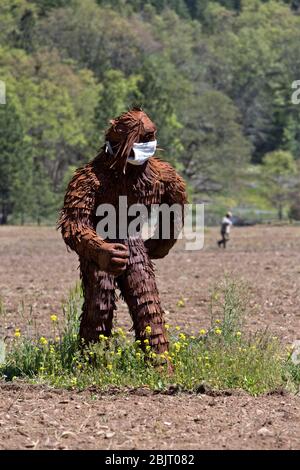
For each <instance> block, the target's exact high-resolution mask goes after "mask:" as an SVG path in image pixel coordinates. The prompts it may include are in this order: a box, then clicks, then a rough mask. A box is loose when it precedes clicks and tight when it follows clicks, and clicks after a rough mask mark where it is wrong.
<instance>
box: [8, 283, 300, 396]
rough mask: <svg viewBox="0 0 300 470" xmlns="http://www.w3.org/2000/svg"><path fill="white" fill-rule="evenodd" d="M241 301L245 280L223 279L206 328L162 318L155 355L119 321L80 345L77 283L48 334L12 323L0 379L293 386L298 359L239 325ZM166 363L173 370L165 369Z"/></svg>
mask: <svg viewBox="0 0 300 470" xmlns="http://www.w3.org/2000/svg"><path fill="white" fill-rule="evenodd" d="M248 305H249V299H248V290H247V288H246V286H245V285H244V284H243V283H241V282H237V281H234V280H231V279H225V280H224V281H223V282H222V283H220V284H219V285H218V286H217V287H216V288H215V289H214V291H213V293H212V294H211V302H210V309H211V326H210V328H209V329H208V330H207V331H206V330H205V329H203V328H200V329H199V331H198V332H197V334H194V335H190V334H187V333H186V332H183V331H181V329H180V328H179V327H177V326H175V327H172V326H169V325H166V327H167V329H168V330H169V336H170V350H169V352H168V353H165V354H163V355H157V354H155V353H154V352H153V351H151V348H150V346H149V344H148V340H147V339H146V340H145V344H144V349H145V351H144V352H143V351H142V349H141V344H140V342H139V341H134V340H133V339H132V338H131V337H130V336H129V335H128V334H127V333H126V332H125V331H124V330H123V329H121V328H116V329H115V330H114V332H113V335H112V336H111V337H110V338H107V337H105V336H103V335H100V337H99V342H98V343H97V344H92V345H90V346H88V347H87V346H85V345H82V344H80V343H79V339H78V329H79V316H80V312H81V306H82V292H81V289H80V287H79V286H77V287H76V288H75V289H74V290H73V291H72V292H71V294H70V298H69V301H68V303H67V304H66V306H65V307H64V315H63V319H60V318H58V316H57V315H54V314H53V315H51V317H50V321H51V324H52V331H51V335H50V336H49V335H48V336H46V335H45V336H38V335H36V336H35V337H34V338H26V337H23V335H22V333H21V331H20V330H18V329H16V330H15V337H14V339H13V342H12V344H11V345H9V348H7V349H8V352H7V354H6V357H5V360H4V361H3V363H2V365H0V373H1V375H2V376H3V377H4V378H5V379H6V380H13V379H14V377H22V378H25V379H27V380H30V381H31V382H34V383H47V384H50V385H53V386H56V387H65V388H79V389H84V388H86V387H88V386H96V387H99V388H100V389H102V390H105V389H108V388H110V387H140V386H147V387H149V388H151V389H153V390H166V389H168V387H169V386H170V385H176V386H177V387H178V389H179V390H182V391H197V390H200V388H201V387H203V385H206V386H208V387H210V388H213V389H217V390H222V389H236V388H238V389H243V390H246V391H247V392H249V393H250V394H252V395H258V394H260V393H265V392H270V391H273V390H275V389H277V388H282V387H288V388H289V389H292V390H293V391H298V390H299V385H300V366H299V365H297V364H295V363H294V362H293V361H292V359H291V357H292V351H291V350H289V351H286V350H285V349H284V348H283V347H282V345H281V344H280V342H279V341H278V339H277V338H275V337H273V336H272V335H271V334H270V333H269V332H268V331H262V332H257V333H256V334H252V335H247V334H246V333H245V332H244V323H243V321H244V318H245V317H246V315H247V314H248ZM147 328H150V327H147ZM146 330H147V329H146ZM150 333H151V332H150V331H148V334H150ZM168 363H169V364H172V367H173V370H174V372H173V373H172V374H171V375H170V373H169V369H168V367H167V364H168Z"/></svg>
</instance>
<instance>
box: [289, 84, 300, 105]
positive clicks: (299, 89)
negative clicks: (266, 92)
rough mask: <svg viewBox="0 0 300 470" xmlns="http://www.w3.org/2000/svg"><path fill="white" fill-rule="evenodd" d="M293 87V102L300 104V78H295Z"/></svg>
mask: <svg viewBox="0 0 300 470" xmlns="http://www.w3.org/2000/svg"><path fill="white" fill-rule="evenodd" d="M292 88H293V89H295V91H294V93H293V94H292V97H291V101H292V103H293V104H300V80H295V81H294V82H293V83H292Z"/></svg>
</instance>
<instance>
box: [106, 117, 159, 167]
mask: <svg viewBox="0 0 300 470" xmlns="http://www.w3.org/2000/svg"><path fill="white" fill-rule="evenodd" d="M110 123H111V126H110V128H109V129H108V130H107V131H106V133H105V138H106V152H107V153H109V154H110V156H111V158H112V164H111V167H112V168H116V169H117V170H119V171H122V172H124V173H125V170H126V166H127V163H129V164H133V165H143V164H144V163H145V162H146V161H147V159H148V158H149V157H151V156H152V155H154V153H155V148H156V126H155V124H154V123H153V122H152V121H151V119H150V118H149V117H148V116H147V114H146V113H144V111H142V109H140V108H133V109H131V110H130V111H128V112H127V113H124V114H121V116H119V117H117V118H115V119H112V120H111V121H110Z"/></svg>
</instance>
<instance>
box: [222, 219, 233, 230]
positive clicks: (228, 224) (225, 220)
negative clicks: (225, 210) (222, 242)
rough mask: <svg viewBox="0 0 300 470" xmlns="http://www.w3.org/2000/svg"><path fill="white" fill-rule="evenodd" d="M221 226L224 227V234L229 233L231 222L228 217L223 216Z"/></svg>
mask: <svg viewBox="0 0 300 470" xmlns="http://www.w3.org/2000/svg"><path fill="white" fill-rule="evenodd" d="M222 225H226V233H229V232H230V228H231V225H232V221H231V220H230V219H229V217H226V216H225V217H223V220H222Z"/></svg>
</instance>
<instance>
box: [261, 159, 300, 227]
mask: <svg viewBox="0 0 300 470" xmlns="http://www.w3.org/2000/svg"><path fill="white" fill-rule="evenodd" d="M261 173H262V178H263V183H264V189H263V191H264V192H265V195H266V197H267V198H268V199H269V200H270V202H271V203H272V204H273V205H274V206H275V207H276V208H277V211H278V217H279V219H282V218H283V209H284V206H285V204H286V203H287V201H289V199H290V196H291V194H292V190H293V188H294V186H295V185H296V183H297V182H298V179H299V173H298V171H297V165H296V162H295V160H294V158H293V155H292V154H291V153H289V152H287V151H283V150H276V151H274V152H271V153H268V154H266V155H265V157H264V159H263V165H262V168H261Z"/></svg>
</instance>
